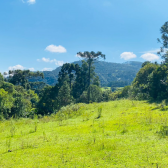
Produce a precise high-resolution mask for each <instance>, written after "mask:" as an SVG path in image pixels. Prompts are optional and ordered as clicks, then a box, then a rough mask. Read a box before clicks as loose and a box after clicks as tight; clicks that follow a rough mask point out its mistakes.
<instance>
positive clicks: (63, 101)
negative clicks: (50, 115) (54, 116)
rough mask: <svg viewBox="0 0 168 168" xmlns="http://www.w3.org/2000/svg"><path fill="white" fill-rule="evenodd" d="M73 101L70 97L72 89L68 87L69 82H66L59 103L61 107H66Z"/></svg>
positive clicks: (61, 89)
mask: <svg viewBox="0 0 168 168" xmlns="http://www.w3.org/2000/svg"><path fill="white" fill-rule="evenodd" d="M72 101H73V98H72V96H71V95H70V87H69V86H68V84H67V82H66V81H65V82H64V83H63V85H62V86H61V88H60V90H59V92H58V102H59V106H60V107H62V106H66V105H68V104H70V103H71V102H72Z"/></svg>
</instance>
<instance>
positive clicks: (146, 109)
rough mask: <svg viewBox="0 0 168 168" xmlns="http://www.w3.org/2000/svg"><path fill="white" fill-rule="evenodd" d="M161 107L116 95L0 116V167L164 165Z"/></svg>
mask: <svg viewBox="0 0 168 168" xmlns="http://www.w3.org/2000/svg"><path fill="white" fill-rule="evenodd" d="M166 108H167V107H162V106H160V105H156V104H148V103H146V102H140V101H130V100H119V101H113V102H107V103H99V104H98V103H95V104H90V105H85V104H79V105H74V106H73V107H72V106H71V107H70V106H69V107H67V108H64V109H62V112H60V113H58V114H57V115H53V116H50V117H47V116H46V117H44V118H41V119H37V118H36V117H35V118H34V119H19V120H13V119H11V120H9V121H1V122H0V168H8V167H11V168H15V167H16V168H19V167H24V168H31V167H34V168H36V167H38V168H40V167H45V168H46V167H63V168H71V167H72V168H75V167H76V168H82V167H91V168H94V167H100V168H101V167H102V168H104V167H107V168H110V167H112V168H113V167H114V168H115V167H116V168H124V167H128V168H134V167H137V168H140V167H145V168H147V167H149V168H150V167H154V168H157V167H159V168H165V167H168V138H167V135H168V127H166V126H168V123H167V119H168V111H167V110H166Z"/></svg>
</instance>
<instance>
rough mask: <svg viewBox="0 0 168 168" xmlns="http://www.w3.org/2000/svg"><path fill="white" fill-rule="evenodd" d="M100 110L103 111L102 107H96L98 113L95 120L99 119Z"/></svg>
mask: <svg viewBox="0 0 168 168" xmlns="http://www.w3.org/2000/svg"><path fill="white" fill-rule="evenodd" d="M102 109H103V107H102V106H101V107H98V111H97V117H96V119H99V118H100V117H101V116H102Z"/></svg>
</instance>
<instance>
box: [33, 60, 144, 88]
mask: <svg viewBox="0 0 168 168" xmlns="http://www.w3.org/2000/svg"><path fill="white" fill-rule="evenodd" d="M73 64H78V65H79V67H82V61H75V62H73ZM141 65H142V63H141V62H136V61H131V62H126V63H122V64H120V63H112V62H105V61H96V62H95V63H94V66H95V73H96V74H97V75H98V76H99V79H100V83H101V86H109V87H111V86H112V85H114V87H124V86H126V85H130V84H131V82H132V81H133V80H134V78H135V76H136V74H137V72H138V71H139V69H140V68H141ZM61 68H62V67H58V68H56V69H55V70H53V71H44V72H43V73H44V79H41V78H33V79H32V80H31V81H32V82H36V81H41V82H45V83H46V84H49V85H52V86H54V85H55V84H56V83H57V82H58V75H59V72H60V71H61Z"/></svg>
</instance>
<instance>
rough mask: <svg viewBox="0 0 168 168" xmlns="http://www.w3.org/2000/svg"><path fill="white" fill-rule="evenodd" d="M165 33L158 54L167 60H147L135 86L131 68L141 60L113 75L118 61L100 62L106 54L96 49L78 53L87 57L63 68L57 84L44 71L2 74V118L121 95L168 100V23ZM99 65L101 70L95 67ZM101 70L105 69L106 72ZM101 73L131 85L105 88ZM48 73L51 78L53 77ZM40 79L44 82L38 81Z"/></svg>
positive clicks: (0, 101)
mask: <svg viewBox="0 0 168 168" xmlns="http://www.w3.org/2000/svg"><path fill="white" fill-rule="evenodd" d="M161 34H162V37H161V39H158V41H159V42H160V43H161V44H162V47H161V50H160V52H159V53H158V54H160V56H161V57H162V59H163V61H162V62H161V64H158V63H157V62H155V63H152V62H149V61H146V62H144V63H143V64H142V65H141V69H140V70H139V72H138V73H137V75H136V76H135V78H134V80H133V82H132V83H131V85H128V84H129V82H131V80H132V78H133V76H134V75H133V74H134V73H135V71H133V72H132V71H131V69H132V68H134V69H137V66H139V65H140V63H138V62H137V63H134V62H131V63H125V64H122V65H121V66H122V68H120V67H119V64H116V66H114V67H113V70H114V71H113V72H111V74H109V71H108V69H111V65H115V64H111V63H103V62H98V60H99V59H100V58H103V59H105V55H104V54H102V53H101V52H97V53H95V52H93V51H92V52H88V51H86V52H84V53H83V52H79V53H77V54H78V56H80V57H81V58H83V59H84V60H83V61H81V64H80V65H79V64H78V63H66V64H64V65H63V66H62V67H60V68H61V69H60V71H59V73H58V79H57V83H56V84H55V85H54V86H51V85H48V84H46V83H45V82H43V81H42V80H43V79H44V74H43V73H41V72H30V71H29V70H14V71H9V73H8V76H6V77H5V78H4V76H3V75H1V74H0V118H1V119H3V118H5V119H8V118H11V117H15V118H17V117H33V116H34V115H38V116H44V115H49V114H52V113H57V112H58V111H59V110H60V109H61V108H62V107H64V106H66V105H68V104H72V103H92V102H103V101H109V100H116V99H120V98H130V99H135V100H150V101H164V102H166V101H167V97H168V52H167V51H166V50H167V48H168V39H167V36H168V22H166V23H165V24H164V25H163V26H162V27H161ZM96 64H97V71H96V70H95V66H94V65H96ZM108 65H109V66H108ZM105 67H106V69H105ZM128 67H130V68H128ZM101 69H103V70H102V72H101ZM115 69H116V70H115ZM117 69H118V70H117ZM119 69H120V71H119ZM126 70H127V73H128V74H127V73H126ZM107 71H108V72H107ZM129 71H130V73H129ZM115 72H117V73H115ZM131 72H132V73H131ZM46 73H47V72H46ZM48 73H51V72H48ZM51 74H52V73H51ZM100 74H101V75H102V76H103V77H105V76H106V75H107V76H108V75H109V76H110V77H109V78H110V79H112V77H113V78H114V79H118V78H121V79H122V80H121V81H122V83H117V82H113V80H111V83H110V82H109V85H111V86H119V84H120V85H128V86H125V87H124V88H123V89H120V90H116V91H115V92H112V91H111V90H102V89H101V85H100V81H101V80H100V77H99V76H100ZM117 74H118V75H117ZM130 74H132V75H130ZM98 75H99V76H98ZM48 76H49V79H51V78H50V77H51V76H50V75H48ZM128 76H129V78H128V79H127V77H128ZM37 78H38V79H41V81H40V80H39V81H34V80H35V79H37ZM106 79H108V78H106Z"/></svg>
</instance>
